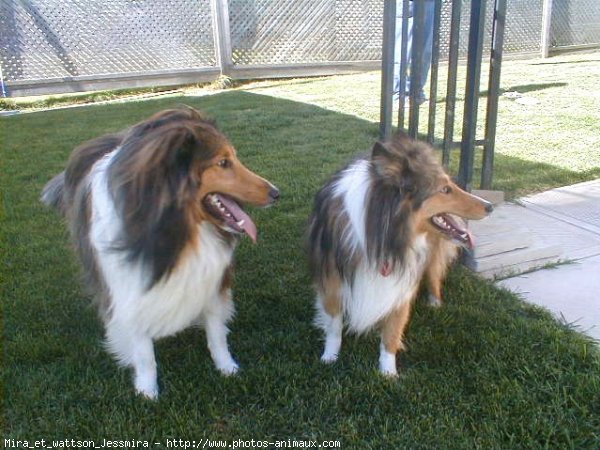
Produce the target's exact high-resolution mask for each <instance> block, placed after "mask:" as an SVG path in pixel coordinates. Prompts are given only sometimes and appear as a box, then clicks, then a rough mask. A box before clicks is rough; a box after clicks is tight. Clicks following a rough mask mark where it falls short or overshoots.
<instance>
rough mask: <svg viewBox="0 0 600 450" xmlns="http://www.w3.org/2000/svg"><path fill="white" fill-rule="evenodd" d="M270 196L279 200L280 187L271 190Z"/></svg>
mask: <svg viewBox="0 0 600 450" xmlns="http://www.w3.org/2000/svg"><path fill="white" fill-rule="evenodd" d="M269 197H271V198H272V199H273V200H279V189H277V188H275V187H274V188H272V189H271V190H270V191H269Z"/></svg>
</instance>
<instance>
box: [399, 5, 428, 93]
mask: <svg viewBox="0 0 600 450" xmlns="http://www.w3.org/2000/svg"><path fill="white" fill-rule="evenodd" d="M417 1H423V0H417ZM413 3H414V2H412V1H411V2H410V5H409V14H408V17H409V19H408V24H407V27H408V33H407V39H408V42H407V46H406V58H407V61H406V67H407V69H408V70H410V65H411V53H412V42H413V17H414V16H413V11H414V5H413ZM423 3H424V4H425V41H424V47H423V59H422V60H421V61H419V64H421V77H420V79H419V80H415V81H416V82H417V83H418V94H417V99H423V100H424V99H425V98H426V97H425V91H424V88H425V84H426V83H427V77H429V69H430V68H431V53H432V46H433V18H434V14H435V2H434V1H432V0H424V1H423ZM395 43H396V46H395V51H394V96H396V97H397V96H398V95H399V92H400V57H401V55H400V53H401V49H402V2H401V1H400V0H398V1H397V6H396V42H395ZM410 82H411V76H410V74H409V75H408V76H407V77H406V87H405V91H404V92H405V94H406V95H408V94H409V93H410Z"/></svg>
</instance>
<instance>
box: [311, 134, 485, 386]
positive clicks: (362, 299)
mask: <svg viewBox="0 0 600 450" xmlns="http://www.w3.org/2000/svg"><path fill="white" fill-rule="evenodd" d="M492 209H493V208H492V205H491V204H490V203H488V202H487V201H485V200H483V199H481V198H479V197H476V196H474V195H471V194H469V193H467V192H465V191H463V190H462V189H460V188H459V187H458V186H457V185H456V184H454V183H453V182H452V180H451V179H450V177H448V175H446V174H445V173H444V171H443V169H442V167H441V165H440V164H439V162H438V160H437V158H436V157H435V154H434V152H433V149H432V148H431V147H430V146H429V145H427V144H425V143H422V142H418V141H415V140H413V139H411V138H409V137H408V136H407V135H405V134H398V135H397V136H395V137H394V138H393V139H392V140H391V141H389V142H385V143H379V142H378V143H377V144H375V146H374V147H373V151H372V154H371V156H370V157H369V158H364V159H358V160H356V161H354V162H353V163H351V164H350V165H349V166H348V167H346V168H345V169H343V170H342V171H340V172H339V173H337V174H336V175H335V176H334V177H333V178H332V179H331V180H330V181H329V182H328V183H326V184H325V186H324V187H323V188H322V189H321V190H320V191H319V192H318V193H317V195H316V197H315V204H314V210H313V214H312V217H311V219H310V225H309V230H308V240H309V259H310V263H311V267H312V278H313V281H314V285H315V288H316V291H317V301H316V308H317V315H316V320H315V321H316V324H317V325H318V326H319V327H320V328H322V329H323V331H324V332H325V350H324V352H323V356H322V357H321V359H322V360H323V361H324V362H333V361H335V360H336V359H337V357H338V354H339V351H340V347H341V344H342V330H343V322H344V321H345V322H346V323H347V326H348V329H349V330H350V331H354V332H356V333H364V332H366V331H368V330H370V329H372V328H375V327H376V328H379V329H380V330H381V349H380V357H379V368H380V371H381V372H382V373H383V374H385V375H390V376H395V375H397V369H396V353H397V352H398V351H399V350H401V349H403V348H404V344H403V336H404V330H405V329H406V326H407V324H408V321H409V317H410V310H411V305H412V303H413V300H414V298H415V297H416V295H417V290H418V288H419V285H420V283H421V280H422V279H423V278H427V279H428V282H429V291H430V296H429V298H430V302H431V303H432V304H433V305H437V306H439V305H441V286H442V282H443V280H444V278H445V275H446V271H447V268H448V266H449V264H450V262H451V261H452V260H453V259H454V258H455V257H456V255H457V252H458V247H457V246H466V247H472V246H473V239H472V237H471V234H470V233H469V231H468V230H467V229H466V228H464V225H463V224H462V220H460V219H459V218H457V217H456V216H458V217H462V218H465V219H481V218H483V217H485V216H486V215H487V214H488V213H490V212H491V211H492Z"/></svg>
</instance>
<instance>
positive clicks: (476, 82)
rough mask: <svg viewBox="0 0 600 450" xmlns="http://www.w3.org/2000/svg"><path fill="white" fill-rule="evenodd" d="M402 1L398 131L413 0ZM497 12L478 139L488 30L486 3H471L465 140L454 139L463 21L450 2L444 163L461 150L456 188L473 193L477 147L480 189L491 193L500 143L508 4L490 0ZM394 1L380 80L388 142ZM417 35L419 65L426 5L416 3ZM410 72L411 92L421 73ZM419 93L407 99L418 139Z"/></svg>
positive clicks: (387, 17)
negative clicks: (498, 130)
mask: <svg viewBox="0 0 600 450" xmlns="http://www.w3.org/2000/svg"><path fill="white" fill-rule="evenodd" d="M434 1H435V13H434V14H435V16H434V17H435V18H434V25H433V26H434V30H433V49H432V50H433V51H432V64H431V75H430V79H431V81H430V92H429V115H428V129H427V135H426V139H427V141H428V142H430V143H431V144H433V143H434V136H435V113H436V105H435V103H436V96H437V84H438V70H439V67H438V62H439V49H440V42H439V38H440V16H441V4H442V0H434ZM400 2H402V8H403V14H402V30H403V35H402V46H401V53H402V54H401V59H400V61H401V67H400V92H399V93H398V94H399V102H398V128H401V129H403V128H406V127H405V112H404V105H405V102H406V95H405V93H404V89H403V88H404V86H406V63H405V61H406V60H407V58H406V52H407V45H406V29H407V24H408V17H407V16H408V14H407V12H408V6H409V0H398V3H400ZM490 2H491V3H492V8H493V15H492V43H491V49H490V54H489V60H488V61H489V66H490V70H489V78H488V91H487V105H486V118H485V133H484V137H483V139H477V138H476V129H477V119H478V117H477V113H478V102H479V96H480V88H479V86H480V82H481V65H482V62H483V60H484V55H483V41H484V28H485V19H486V14H485V8H486V6H487V3H488V0H481V1H472V2H471V10H470V24H469V48H468V55H467V80H466V86H465V102H464V114H463V123H462V134H461V140H460V141H455V140H454V128H455V121H456V120H455V107H456V84H457V68H458V43H459V33H460V18H461V9H462V8H461V7H462V0H454V1H453V3H452V19H451V24H450V38H449V39H450V45H449V54H448V85H447V93H446V102H445V103H446V105H445V106H446V110H445V124H444V137H443V140H442V163H443V164H444V166H446V167H447V166H448V164H449V161H450V152H451V151H452V150H453V149H456V148H460V162H459V170H458V183H459V184H460V185H461V186H462V187H463V188H465V189H467V190H469V191H470V190H471V189H472V187H473V186H472V184H473V169H474V167H473V166H474V157H475V147H476V146H481V147H483V160H482V168H481V183H480V188H481V189H490V188H491V185H492V177H493V165H494V147H495V140H496V125H497V117H498V96H499V91H500V71H501V66H502V47H503V42H504V28H505V23H506V0H490ZM395 21H396V0H385V4H384V25H383V27H384V28H383V50H382V77H381V112H380V138H381V139H388V138H389V137H390V136H391V134H392V116H393V106H394V105H393V89H394V86H393V82H394V51H395V48H394V47H395V42H394V41H395V35H396V33H395V28H396V23H395ZM413 21H414V22H413V26H414V36H413V39H414V41H415V42H416V45H413V46H412V49H411V50H412V54H411V61H413V63H414V62H415V61H419V60H420V59H421V58H422V45H418V43H419V42H423V40H424V39H425V29H424V23H425V8H424V5H423V0H415V2H414V18H413ZM412 69H414V70H411V73H410V77H411V87H413V86H416V85H417V83H415V82H412V80H416V79H418V77H419V75H420V74H419V68H418V65H417V64H413V67H412ZM416 98H417V89H416V88H411V91H410V92H409V95H408V99H409V101H410V104H409V109H408V129H407V131H408V134H409V135H410V136H412V137H414V138H416V137H417V136H418V135H419V105H418V102H417V101H416Z"/></svg>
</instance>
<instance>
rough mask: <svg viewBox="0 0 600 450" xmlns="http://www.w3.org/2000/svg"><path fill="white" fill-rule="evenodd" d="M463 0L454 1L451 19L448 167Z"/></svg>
mask: <svg viewBox="0 0 600 450" xmlns="http://www.w3.org/2000/svg"><path fill="white" fill-rule="evenodd" d="M461 6H462V0H454V1H453V2H452V18H451V20H450V46H449V50H448V83H447V88H446V118H445V120H444V142H443V144H442V164H443V165H444V167H446V168H448V165H449V164H450V151H451V150H452V144H453V140H454V112H455V107H456V75H457V73H458V48H459V43H460V16H461Z"/></svg>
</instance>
